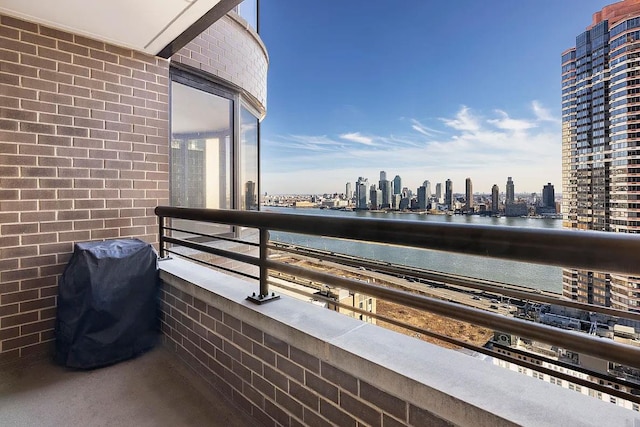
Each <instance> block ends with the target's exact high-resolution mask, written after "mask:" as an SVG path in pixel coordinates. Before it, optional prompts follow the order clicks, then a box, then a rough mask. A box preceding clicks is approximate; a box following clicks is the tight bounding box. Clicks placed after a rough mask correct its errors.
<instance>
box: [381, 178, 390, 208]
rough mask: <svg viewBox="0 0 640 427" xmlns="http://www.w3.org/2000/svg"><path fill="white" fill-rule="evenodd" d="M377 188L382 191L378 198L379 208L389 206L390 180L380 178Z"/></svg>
mask: <svg viewBox="0 0 640 427" xmlns="http://www.w3.org/2000/svg"><path fill="white" fill-rule="evenodd" d="M378 184H379V185H378V189H379V190H380V191H381V193H382V196H381V197H382V198H381V199H380V200H379V203H380V207H381V208H390V207H391V195H392V194H391V181H387V180H386V179H385V180H382V181H380V182H379V183H378Z"/></svg>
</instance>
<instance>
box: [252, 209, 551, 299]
mask: <svg viewBox="0 0 640 427" xmlns="http://www.w3.org/2000/svg"><path fill="white" fill-rule="evenodd" d="M262 210H263V211H265V212H269V211H271V212H278V213H290V214H302V215H332V216H348V217H365V218H387V219H395V220H400V221H403V220H405V221H406V220H411V221H429V222H443V223H445V222H447V223H456V224H478V225H501V226H511V227H527V228H562V220H560V219H547V218H545V219H539V218H519V217H518V218H505V217H501V218H492V217H484V216H477V215H473V216H466V215H452V216H449V215H419V214H409V213H377V212H368V211H357V212H345V211H336V210H330V209H295V208H276V207H263V208H262ZM271 239H272V240H275V241H279V242H283V243H290V244H295V245H300V246H306V247H310V248H315V249H324V250H328V251H333V252H336V253H343V254H348V255H354V256H358V257H363V258H370V259H376V260H380V261H386V262H391V263H394V264H402V265H409V266H413V267H419V268H424V269H429V270H435V271H440V272H444V273H452V274H458V275H462V276H469V277H475V278H479V279H486V280H494V281H498V282H504V283H510V284H514V285H520V286H527V287H530V288H534V289H542V290H546V291H550V292H557V293H561V292H562V269H561V268H559V267H553V266H548V265H537V264H528V263H523V262H515V261H503V260H497V259H490V258H483V257H479V256H472V255H459V254H452V253H447V252H439V251H432V250H423V249H413V248H403V247H397V246H389V245H382V244H375V243H361V242H352V241H344V240H337V239H331V238H323V237H315V236H307V235H301V234H292V233H281V232H272V233H271Z"/></svg>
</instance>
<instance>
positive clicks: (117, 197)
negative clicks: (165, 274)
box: [0, 16, 169, 361]
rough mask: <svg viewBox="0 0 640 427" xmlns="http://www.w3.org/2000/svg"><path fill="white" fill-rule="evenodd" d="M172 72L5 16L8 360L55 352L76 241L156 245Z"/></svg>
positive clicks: (1, 344) (4, 316)
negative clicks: (61, 281)
mask: <svg viewBox="0 0 640 427" xmlns="http://www.w3.org/2000/svg"><path fill="white" fill-rule="evenodd" d="M168 67H169V63H168V61H165V60H162V59H159V58H156V57H152V56H148V55H144V54H141V53H138V52H134V51H131V50H127V49H122V48H119V47H116V46H111V45H108V44H105V43H102V42H97V41H95V40H90V39H87V38H84V37H80V36H78V35H73V34H69V33H65V32H61V31H57V30H53V29H50V28H47V27H44V26H40V25H36V24H32V23H29V22H25V21H21V20H17V19H14V18H10V17H7V16H0V361H3V360H10V359H13V358H16V357H19V356H27V355H29V354H32V353H35V352H41V351H46V350H47V349H48V348H50V343H48V342H49V341H50V340H52V338H53V325H54V318H55V307H56V294H57V286H56V284H57V279H58V277H59V275H60V274H61V273H62V271H63V269H64V266H65V264H66V262H67V260H68V259H69V256H70V253H71V251H72V248H73V243H74V242H78V241H87V240H95V239H106V238H117V237H139V238H142V239H144V240H146V241H148V242H152V243H154V242H156V240H157V237H156V233H157V220H156V217H155V216H154V214H153V209H154V207H155V206H156V205H158V204H167V203H168V186H169V184H168V183H169V176H168V173H169V172H168V171H169V169H168V111H169V110H168V87H169V85H168V75H169V71H168V70H169V68H168Z"/></svg>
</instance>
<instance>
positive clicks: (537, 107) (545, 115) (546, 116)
mask: <svg viewBox="0 0 640 427" xmlns="http://www.w3.org/2000/svg"><path fill="white" fill-rule="evenodd" d="M531 109H532V110H533V114H535V116H536V119H538V120H540V121H543V122H555V123H559V122H560V119H558V118H557V117H553V116H552V115H551V113H550V112H549V110H547V109H546V108H544V107H543V106H542V104H540V102H539V101H535V100H534V101H532V102H531Z"/></svg>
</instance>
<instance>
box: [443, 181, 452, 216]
mask: <svg viewBox="0 0 640 427" xmlns="http://www.w3.org/2000/svg"><path fill="white" fill-rule="evenodd" d="M444 204H445V205H447V209H449V210H450V211H452V210H453V182H451V180H450V179H448V180H446V181H445V183H444Z"/></svg>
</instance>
